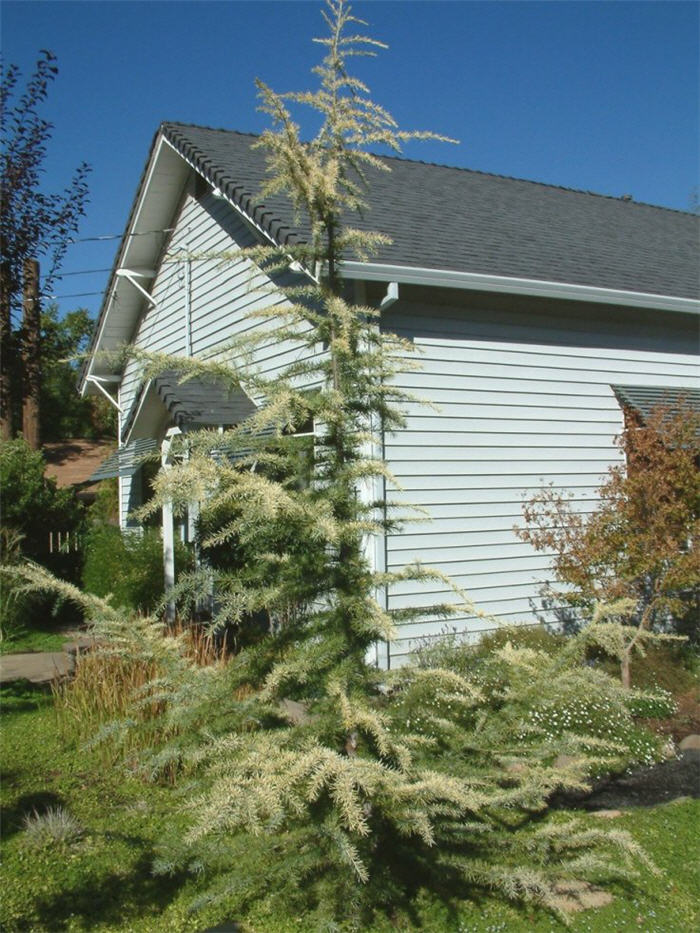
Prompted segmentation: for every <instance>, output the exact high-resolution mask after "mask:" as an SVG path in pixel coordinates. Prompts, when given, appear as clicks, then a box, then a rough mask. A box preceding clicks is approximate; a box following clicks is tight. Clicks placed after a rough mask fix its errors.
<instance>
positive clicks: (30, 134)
mask: <svg viewBox="0 0 700 933" xmlns="http://www.w3.org/2000/svg"><path fill="white" fill-rule="evenodd" d="M57 73H58V68H57V66H56V56H55V55H54V54H53V53H52V52H49V51H47V50H42V51H41V52H40V55H39V58H38V60H37V64H36V69H35V71H34V74H33V75H32V76H31V78H30V79H29V81H28V82H27V85H26V88H25V89H24V92H23V93H22V94H21V96H20V97H19V99H18V100H16V102H15V103H14V106H12V102H13V98H14V97H15V95H16V94H17V85H18V81H19V78H20V72H19V69H18V68H17V67H16V66H15V65H10V66H9V67H7V68H6V69H3V72H2V80H1V81H0V136H1V137H2V149H1V154H0V159H1V162H2V172H1V175H0V203H1V204H2V211H1V212H0V342H1V344H2V364H1V371H0V432H1V433H2V437H4V438H9V437H11V436H12V434H13V430H14V428H15V425H13V409H14V407H15V406H14V405H13V401H12V399H13V395H15V396H16V395H18V394H19V393H18V387H17V385H16V384H13V379H12V370H11V368H10V366H9V361H10V360H11V359H12V358H13V357H14V356H15V355H16V353H17V349H18V342H19V338H20V333H19V328H18V327H14V328H13V321H12V317H13V314H16V313H17V312H18V309H19V299H20V296H21V292H22V278H23V266H24V263H25V261H26V260H41V261H42V262H43V263H44V275H43V281H42V285H43V289H44V290H45V291H47V290H49V289H50V288H51V284H52V281H53V278H54V276H55V275H56V273H57V270H58V267H59V265H60V263H61V260H62V259H63V256H64V254H65V250H66V248H67V246H68V243H69V238H70V236H71V234H73V233H75V232H76V231H77V229H78V221H79V219H80V217H81V216H82V215H83V214H84V211H85V203H86V201H87V192H88V189H87V183H86V178H87V174H88V172H89V167H88V166H87V164H86V163H85V162H83V163H81V165H80V166H79V167H78V168H77V169H76V171H75V173H74V175H73V178H72V179H71V182H70V184H69V185H68V187H67V188H66V189H65V191H63V192H61V193H55V194H49V193H45V192H43V191H42V190H41V174H42V171H43V163H44V160H45V157H46V150H47V145H48V142H49V140H50V138H51V130H52V128H53V127H52V124H51V123H49V122H48V121H47V120H45V119H44V118H43V117H41V116H40V115H39V107H40V105H41V104H42V103H43V101H44V100H45V99H46V97H47V95H48V90H49V85H50V83H51V81H53V80H54V78H55V77H56V74H57ZM15 320H17V318H15ZM34 336H35V335H34ZM24 337H25V341H26V340H29V342H30V343H31V342H32V335H29V336H28V335H24Z"/></svg>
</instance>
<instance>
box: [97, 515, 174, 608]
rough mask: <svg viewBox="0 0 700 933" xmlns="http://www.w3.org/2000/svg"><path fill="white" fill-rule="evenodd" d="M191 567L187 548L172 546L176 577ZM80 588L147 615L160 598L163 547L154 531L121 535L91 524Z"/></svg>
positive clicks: (114, 529)
mask: <svg viewBox="0 0 700 933" xmlns="http://www.w3.org/2000/svg"><path fill="white" fill-rule="evenodd" d="M192 564H193V555H192V551H191V549H190V548H188V547H187V545H185V544H183V543H182V542H180V541H178V542H176V544H175V567H176V569H177V572H178V574H180V573H182V572H184V571H186V570H189V569H190V568H191V567H192ZM83 585H84V587H85V589H86V590H87V591H88V592H89V593H93V594H94V595H95V596H101V597H103V598H104V597H107V596H110V597H111V601H112V603H113V604H114V605H116V606H123V607H125V608H127V609H135V610H140V611H142V612H151V611H152V610H153V609H155V608H156V606H157V605H158V604H159V603H160V602H161V601H162V599H163V544H162V539H161V536H160V532H159V531H157V530H156V529H154V528H147V529H144V530H143V531H133V532H126V533H124V532H122V531H120V529H119V528H116V527H115V526H113V525H95V526H94V527H93V528H92V529H91V530H90V532H89V533H88V536H87V543H86V548H85V567H84V570H83Z"/></svg>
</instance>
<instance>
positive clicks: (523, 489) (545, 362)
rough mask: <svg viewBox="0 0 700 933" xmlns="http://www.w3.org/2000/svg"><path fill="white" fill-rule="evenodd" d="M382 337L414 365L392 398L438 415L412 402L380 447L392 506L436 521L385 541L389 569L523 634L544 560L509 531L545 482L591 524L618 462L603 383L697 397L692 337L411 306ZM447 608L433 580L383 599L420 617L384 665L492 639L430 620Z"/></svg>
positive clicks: (469, 627) (638, 325) (475, 622)
mask: <svg viewBox="0 0 700 933" xmlns="http://www.w3.org/2000/svg"><path fill="white" fill-rule="evenodd" d="M387 326H389V327H391V329H393V330H395V331H396V332H398V333H400V334H401V335H403V336H406V337H409V338H410V339H411V340H412V341H413V343H414V346H415V348H416V350H417V351H418V353H417V354H416V356H417V358H418V360H419V361H420V363H421V365H422V369H421V370H419V371H413V372H408V373H404V374H401V375H399V376H398V377H397V379H396V383H397V385H398V386H400V387H401V388H404V389H406V390H407V391H409V392H413V393H415V394H417V395H419V396H420V397H421V398H425V399H427V400H429V401H430V402H431V403H434V404H435V405H437V406H438V410H436V411H435V410H432V409H431V408H428V407H425V406H421V405H420V404H418V403H416V402H410V403H408V405H407V406H406V412H407V419H406V427H405V429H402V430H400V431H397V432H396V433H394V434H390V435H387V436H386V438H385V453H386V458H387V460H388V461H389V466H390V468H391V470H392V471H393V473H394V474H395V476H396V478H397V481H398V483H399V484H400V485H401V487H402V489H401V491H400V492H397V493H396V494H395V495H394V496H393V498H395V499H398V500H402V501H405V502H410V503H412V504H415V505H417V506H421V507H424V508H427V509H428V511H429V513H430V514H431V516H432V517H433V521H432V522H427V523H425V522H420V523H414V522H408V523H406V524H405V525H404V526H403V528H402V530H401V531H400V532H399V533H397V534H393V535H391V536H390V537H389V538H388V540H387V567H388V568H389V569H394V570H396V569H399V568H401V567H402V566H404V565H405V564H406V563H409V562H411V561H416V560H418V561H421V562H422V563H423V564H425V565H428V566H430V565H433V566H435V567H436V568H437V569H439V570H440V571H442V572H444V573H447V574H449V575H450V577H451V578H452V580H453V582H454V583H455V585H457V586H459V587H461V588H462V589H463V590H464V591H465V592H466V593H467V595H468V597H469V598H470V599H472V600H473V601H474V603H475V604H476V605H477V606H478V608H479V610H480V611H483V612H485V613H487V614H488V615H491V616H493V617H494V619H496V620H498V624H502V623H504V622H529V623H533V622H535V621H536V616H535V613H534V611H533V606H534V607H536V608H537V610H538V614H539V610H540V609H541V600H540V595H539V591H540V589H541V587H542V585H543V584H544V583H545V582H548V581H551V580H552V572H551V557H552V555H548V554H539V553H536V552H535V551H533V550H532V548H530V546H529V545H527V544H526V543H524V542H522V541H520V540H519V539H518V538H517V536H516V534H515V532H514V530H513V529H514V526H516V525H518V526H522V524H523V520H522V503H523V501H524V498H526V497H528V496H530V495H532V494H533V493H534V492H535V491H536V490H537V489H538V488H540V486H541V485H542V483H550V482H551V483H552V484H553V486H554V487H555V488H556V489H558V490H560V491H567V490H572V491H573V492H574V493H575V506H576V508H577V509H578V510H581V511H584V512H588V511H590V510H591V509H592V508H593V507H594V505H595V501H596V497H595V493H596V490H597V488H598V487H599V486H600V483H601V482H602V481H603V479H604V478H605V476H606V474H607V471H608V469H609V468H610V467H611V466H612V465H614V464H617V463H619V462H620V453H619V451H618V449H617V448H616V447H615V446H614V443H613V441H614V438H615V436H616V435H618V434H619V432H620V430H621V428H622V414H621V411H620V408H619V405H618V403H617V400H616V399H615V396H614V394H613V392H612V389H611V388H610V386H611V384H616V383H619V384H633V385H653V386H659V385H662V386H668V387H669V388H671V389H673V388H676V389H678V388H684V387H695V386H697V384H698V377H699V376H700V369H699V368H698V357H697V335H696V334H695V337H693V331H692V330H690V329H688V328H685V329H683V328H681V329H680V330H679V329H678V327H676V328H675V329H674V326H673V324H671V323H669V319H668V318H667V317H666V316H664V317H663V320H662V316H660V315H659V316H658V319H657V320H656V321H655V320H654V319H653V317H650V316H649V315H642V316H641V317H640V318H636V317H635V316H634V315H630V314H629V313H627V314H626V316H625V315H624V314H615V313H614V312H612V311H611V312H606V315H601V314H600V313H599V312H596V313H594V314H592V316H591V317H588V316H583V318H582V317H581V316H578V317H577V316H576V315H573V314H572V313H571V310H570V309H568V308H567V309H562V310H560V311H558V312H557V313H552V312H546V311H544V310H542V311H540V310H536V311H534V312H533V311H532V310H531V309H530V310H528V312H527V314H523V313H522V312H521V313H518V312H517V310H515V309H513V310H512V311H511V310H492V309H489V310H488V311H486V310H480V309H478V308H476V309H474V308H473V309H469V310H467V309H466V308H465V309H461V308H457V307H444V306H442V307H435V308H426V307H424V306H418V305H415V304H414V305H411V304H408V303H407V302H400V303H399V304H397V305H394V307H393V308H392V312H391V314H390V315H388V316H387ZM389 495H390V498H392V494H391V493H390V494H389ZM391 514H395V513H394V512H393V511H392V513H391ZM452 600H454V594H453V593H451V591H450V589H449V587H447V586H446V585H444V584H442V583H440V582H439V581H438V582H436V581H422V582H412V581H404V582H402V583H400V584H398V585H397V586H395V587H393V588H392V589H391V591H390V595H389V607H390V608H395V609H405V608H411V607H414V608H421V609H425V614H424V615H423V614H421V618H420V620H418V621H414V622H411V623H405V624H402V625H401V627H400V631H399V638H398V640H397V641H396V642H394V643H392V645H391V646H390V653H391V664H392V666H394V665H397V664H401V663H404V662H405V660H406V658H407V656H408V654H409V653H410V651H411V650H413V649H414V648H415V646H416V645H417V644H419V643H420V642H422V641H423V640H424V639H431V638H435V637H437V636H438V635H439V633H440V632H441V631H444V630H445V629H448V630H450V631H456V632H458V633H466V634H467V635H473V634H474V633H478V632H480V631H483V630H488V629H490V628H492V627H493V626H494V624H495V623H494V622H493V621H490V622H489V621H486V620H484V619H481V618H478V617H476V616H473V615H470V614H469V612H468V611H466V612H460V613H458V615H457V616H455V617H453V618H450V619H448V620H445V619H436V618H434V617H433V618H431V615H430V606H431V605H435V604H437V603H441V602H450V601H452ZM542 614H543V615H545V616H547V613H542ZM547 617H552V616H551V612H550V613H549V615H548V616H547Z"/></svg>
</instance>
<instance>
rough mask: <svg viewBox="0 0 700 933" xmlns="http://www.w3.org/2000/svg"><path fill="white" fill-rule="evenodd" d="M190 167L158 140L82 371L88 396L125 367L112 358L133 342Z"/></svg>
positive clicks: (159, 135) (125, 234)
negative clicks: (92, 384) (100, 380)
mask: <svg viewBox="0 0 700 933" xmlns="http://www.w3.org/2000/svg"><path fill="white" fill-rule="evenodd" d="M190 172H191V168H190V166H189V165H188V164H187V163H186V162H185V160H184V159H183V158H182V156H180V154H179V153H178V152H176V151H175V149H173V147H172V146H171V145H170V144H169V143H168V142H167V140H166V139H165V138H164V137H163V135H162V132H161V131H159V132H158V133H157V134H156V137H155V140H154V142H153V146H152V148H151V154H150V157H149V160H148V162H147V164H146V168H145V171H144V173H143V176H142V178H141V182H140V185H139V188H138V191H137V193H136V198H135V200H134V204H133V207H132V209H131V213H130V215H129V220H128V221H127V226H126V230H125V232H124V237H123V239H122V242H121V245H120V248H119V252H118V253H117V258H116V260H115V263H114V267H113V268H112V273H111V276H110V280H109V284H108V286H107V289H106V291H105V297H104V300H103V302H102V307H101V309H100V314H99V317H98V323H97V329H96V333H95V337H94V339H93V343H92V346H91V348H90V356H89V358H88V360H87V362H86V365H85V366H84V368H83V372H82V374H81V379H80V391H81V393H82V394H83V395H84V394H85V393H86V392H87V391H89V383H88V377H89V376H98V377H99V376H109V375H114V374H117V373H118V372H119V371H120V368H121V367H120V365H119V363H118V362H116V361H115V360H113V359H110V357H109V354H110V353H114V352H115V351H117V350H119V349H120V348H121V347H123V346H124V345H125V344H128V343H129V341H130V340H131V339H132V338H133V335H134V331H135V330H136V326H137V324H138V321H139V317H140V315H141V311H142V308H143V305H144V302H145V301H146V297H149V296H148V294H147V293H146V294H145V295H144V293H145V291H146V288H147V287H149V286H150V282H151V280H152V278H153V270H154V269H155V268H156V267H157V265H158V261H159V259H160V256H161V254H162V252H163V248H164V246H165V243H166V240H167V235H168V227H169V224H170V223H171V221H172V219H173V215H174V213H175V210H176V207H177V204H178V203H179V201H180V198H181V196H182V191H183V188H184V185H185V183H186V181H187V178H188V177H189V174H190Z"/></svg>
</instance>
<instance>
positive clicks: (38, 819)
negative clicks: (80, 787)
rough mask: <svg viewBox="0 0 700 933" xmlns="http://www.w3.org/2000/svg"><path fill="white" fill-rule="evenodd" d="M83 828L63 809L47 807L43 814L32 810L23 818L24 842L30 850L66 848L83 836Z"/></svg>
mask: <svg viewBox="0 0 700 933" xmlns="http://www.w3.org/2000/svg"><path fill="white" fill-rule="evenodd" d="M83 832H84V830H83V827H82V826H81V825H80V823H79V822H78V821H77V820H76V819H75V817H73V816H71V814H70V813H69V812H68V811H67V810H65V809H64V808H63V807H49V808H48V809H47V810H45V811H44V812H43V813H39V812H37V811H36V810H33V811H32V812H31V813H28V814H27V815H26V816H25V818H24V842H25V845H27V846H28V847H29V848H31V849H35V850H40V849H48V848H55V847H57V846H58V847H60V848H63V847H66V846H70V845H72V844H73V843H75V842H77V841H78V840H79V839H80V837H81V836H82V835H83Z"/></svg>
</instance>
